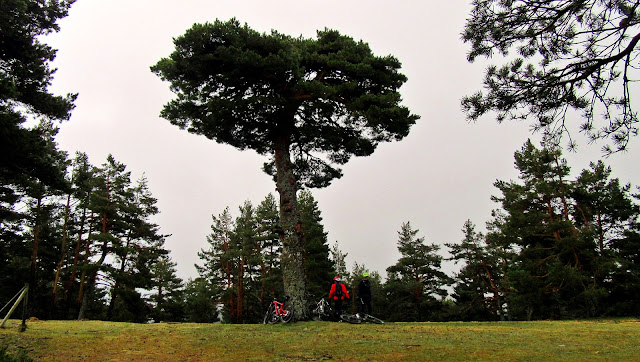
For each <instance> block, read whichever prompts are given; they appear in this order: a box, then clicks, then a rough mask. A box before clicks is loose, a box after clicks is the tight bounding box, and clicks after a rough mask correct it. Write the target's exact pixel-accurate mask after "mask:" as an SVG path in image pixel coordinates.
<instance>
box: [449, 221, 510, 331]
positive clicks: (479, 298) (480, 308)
mask: <svg viewBox="0 0 640 362" xmlns="http://www.w3.org/2000/svg"><path fill="white" fill-rule="evenodd" d="M462 232H463V234H464V238H463V239H462V241H461V242H460V243H459V244H446V246H447V247H449V248H450V249H451V255H452V257H451V260H454V261H456V263H462V267H461V269H460V272H458V273H457V275H456V276H455V282H456V283H455V286H454V288H453V290H454V293H453V298H454V299H455V302H456V306H457V309H458V310H457V315H456V316H457V317H458V318H460V319H462V320H493V319H497V318H499V319H501V320H504V319H506V315H505V313H504V311H503V305H504V303H505V300H504V299H505V289H506V287H505V285H504V284H503V282H504V278H503V275H504V270H503V268H502V265H501V263H500V261H499V258H498V256H497V255H496V253H495V252H494V250H495V249H493V248H492V247H490V246H489V245H487V243H486V242H487V240H486V238H485V236H484V235H483V234H482V233H479V232H476V231H475V225H474V224H473V223H472V222H471V221H470V220H467V221H466V222H465V223H464V226H463V228H462Z"/></svg>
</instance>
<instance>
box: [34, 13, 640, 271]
mask: <svg viewBox="0 0 640 362" xmlns="http://www.w3.org/2000/svg"><path fill="white" fill-rule="evenodd" d="M469 3H470V1H459V0H458V1H423V0H415V1H405V0H398V1H394V2H389V1H371V0H366V1H365V0H340V1H334V0H325V1H315V2H311V1H284V0H276V1H273V0H271V1H264V0H252V1H241V0H236V1H230V0H225V1H222V0H180V1H178V0H78V1H77V2H76V3H75V4H74V5H73V6H72V7H71V10H70V12H69V16H68V17H66V18H64V19H62V20H61V21H60V22H59V24H60V26H61V31H60V32H59V33H57V34H54V35H51V36H49V37H48V38H47V39H46V41H47V42H48V43H49V44H50V45H51V46H53V47H54V48H56V49H58V55H57V58H56V60H55V62H54V66H55V67H57V68H58V71H57V73H56V74H55V78H54V82H53V86H52V88H51V91H52V92H54V93H56V94H66V93H69V92H77V93H79V97H78V100H77V101H76V109H75V110H74V111H73V115H72V117H71V120H70V121H69V122H66V123H64V124H62V125H61V131H60V134H59V136H58V138H57V140H58V142H59V145H60V148H62V149H64V150H66V151H68V152H69V153H70V154H71V155H73V153H74V152H75V151H83V152H86V153H87V154H88V155H89V158H90V161H91V163H92V164H94V165H101V164H102V163H104V162H105V160H106V158H107V155H108V154H113V156H114V157H115V158H116V159H117V160H118V161H119V162H122V163H124V164H125V165H127V169H128V170H129V171H131V172H132V178H133V179H134V180H136V179H138V178H140V177H141V176H142V174H143V173H144V174H145V175H146V177H147V178H148V180H149V187H150V190H151V192H152V194H153V196H154V197H155V198H157V199H158V207H159V209H160V212H161V213H160V214H159V215H158V216H157V217H156V218H155V219H154V221H155V222H156V223H158V224H159V225H160V227H161V231H162V232H163V233H165V234H172V236H171V237H170V238H168V240H167V244H166V246H167V248H168V249H170V250H171V257H172V259H173V260H174V261H175V262H176V263H177V264H178V275H179V276H180V277H182V278H183V279H187V278H193V277H196V276H197V273H196V271H195V268H194V267H193V264H194V263H198V262H199V260H198V257H197V252H198V251H199V250H200V249H202V248H206V247H207V243H206V235H208V234H209V233H210V226H211V215H218V214H220V213H221V212H222V211H223V210H224V208H225V207H227V206H229V207H230V208H231V211H232V213H233V216H234V217H235V216H238V212H237V207H238V206H240V205H241V204H242V203H243V202H244V201H245V200H250V201H251V202H252V203H253V204H254V205H258V204H259V203H260V202H261V201H262V200H263V199H264V197H265V196H266V195H267V194H268V193H270V192H271V193H274V195H275V194H276V192H275V185H274V184H273V182H272V180H271V178H270V177H269V176H267V175H266V174H264V173H262V171H261V167H262V164H263V162H265V161H266V159H265V158H264V157H262V156H259V155H257V154H256V153H255V152H253V151H242V152H241V151H238V150H236V149H235V148H233V147H231V146H227V145H219V144H216V143H215V142H213V141H210V140H208V139H206V138H205V137H204V136H197V135H191V134H188V133H187V132H186V131H182V130H180V129H179V128H177V127H175V126H172V125H170V124H169V122H168V121H166V120H164V119H162V118H160V117H159V113H160V111H161V109H162V107H163V105H164V104H165V103H167V102H168V101H169V100H170V99H172V97H173V94H172V93H171V92H170V91H169V84H168V83H164V82H162V81H161V80H160V79H159V78H158V77H157V76H155V75H154V74H152V73H151V71H150V70H149V67H150V66H151V65H154V64H155V63H156V62H157V61H158V60H160V59H161V58H163V57H167V56H168V55H169V54H170V53H171V52H172V51H173V48H174V47H173V38H175V37H178V36H180V35H182V34H183V33H184V32H185V31H186V30H187V29H188V28H190V27H191V26H192V25H193V24H194V23H203V22H207V21H209V22H213V21H214V20H215V19H221V20H228V19H230V18H232V17H235V18H237V19H238V20H239V21H240V22H242V23H247V24H248V25H249V26H250V27H251V28H253V29H255V30H257V31H260V32H269V31H271V29H275V30H277V31H278V32H280V33H284V34H288V35H291V36H299V35H302V36H304V37H306V38H310V37H314V36H315V34H316V30H319V29H324V28H332V29H337V30H339V31H340V32H341V33H343V34H346V35H349V36H351V37H353V38H354V39H355V40H363V41H365V42H367V43H368V44H369V46H370V47H371V49H372V50H373V52H374V54H376V55H380V56H384V55H389V54H391V55H393V56H395V57H397V58H398V59H399V60H400V61H401V62H402V65H403V67H402V70H401V72H402V73H404V74H405V75H406V76H407V77H408V81H407V83H406V84H405V85H404V86H403V87H402V89H401V94H402V96H403V104H404V105H406V106H407V107H409V109H410V110H411V112H412V113H414V114H417V115H419V116H420V117H421V119H420V120H418V121H417V123H416V125H415V126H414V127H413V128H412V130H411V132H410V134H409V136H408V137H406V138H405V139H404V140H402V141H400V142H394V143H387V144H383V145H381V146H380V147H378V149H377V150H376V152H374V154H373V155H371V156H369V157H366V158H354V159H352V160H351V161H350V162H349V163H348V164H347V165H346V166H345V167H344V169H343V171H344V177H343V178H341V179H339V180H336V181H334V182H333V183H332V184H331V185H330V186H329V187H328V188H325V189H320V190H312V192H313V195H314V197H315V198H316V200H317V201H318V204H319V208H320V210H321V212H322V216H323V218H324V220H323V224H324V227H325V231H327V232H328V238H329V242H330V244H333V243H334V242H335V241H338V242H339V245H340V248H341V249H342V250H343V251H344V252H346V253H348V257H347V263H348V267H349V269H351V267H352V265H353V263H354V262H358V263H359V264H364V265H365V266H367V267H368V268H369V269H370V270H372V271H374V270H375V271H379V272H381V273H383V275H384V271H385V269H386V268H387V267H389V266H390V265H393V264H395V262H396V261H397V259H398V257H399V256H400V254H399V253H398V251H397V240H398V234H397V233H398V231H399V230H400V226H401V225H402V223H403V222H407V221H409V222H411V224H412V226H413V227H414V229H419V230H420V232H419V234H418V235H419V236H422V237H425V240H426V242H427V243H435V244H439V245H441V244H444V243H449V242H457V241H459V240H461V239H462V233H461V231H460V230H461V228H462V226H463V224H464V222H465V221H466V220H467V219H471V220H472V221H473V222H474V223H475V224H476V225H477V226H478V229H479V230H480V231H483V230H484V224H485V222H486V221H487V220H488V219H489V217H490V211H491V210H492V209H494V208H496V205H495V204H493V203H492V202H491V201H490V196H491V195H496V194H497V190H496V189H495V188H494V187H493V183H494V181H495V180H497V179H500V180H510V179H516V178H517V176H518V175H517V173H516V171H515V170H514V167H513V161H514V160H513V153H514V152H515V151H516V150H519V149H520V148H521V146H522V144H523V143H524V142H525V141H526V139H527V138H528V137H530V135H529V133H528V125H527V124H526V123H504V124H501V125H499V124H497V123H496V122H495V121H494V120H493V119H491V117H487V118H483V119H482V120H481V121H480V122H478V123H471V124H470V123H468V122H467V121H466V120H465V117H464V115H463V113H462V112H461V110H460V99H461V98H462V97H463V96H464V95H469V94H471V93H473V92H475V91H477V90H480V89H481V87H482V78H483V74H484V67H485V65H486V64H487V63H486V62H476V63H473V64H470V63H468V62H467V61H466V52H467V51H468V46H467V45H465V44H463V43H462V41H461V40H460V33H461V32H462V29H463V26H464V23H465V20H466V18H467V15H468V13H469V10H470V5H469ZM578 139H579V140H581V141H583V142H582V144H581V147H580V150H579V153H577V154H568V153H566V154H565V156H567V158H568V159H569V161H570V165H571V166H572V168H573V171H574V172H578V171H580V170H581V169H583V168H586V167H588V164H589V161H595V160H597V159H598V158H600V156H601V153H600V147H601V146H602V145H597V144H596V145H587V144H586V142H584V139H583V138H581V137H578ZM638 142H640V140H635V143H634V145H632V147H631V151H630V152H628V153H624V154H617V155H614V156H612V157H610V158H608V159H606V160H605V163H607V164H608V165H611V166H612V168H613V170H614V174H615V176H617V177H619V178H620V179H621V181H622V182H624V183H626V182H630V183H631V184H633V185H637V184H638V179H639V171H638V167H637V166H636V165H637V164H638V158H639V157H638V152H637V150H638V146H637V143H638ZM447 269H448V270H449V273H451V272H450V271H451V270H453V269H451V266H447Z"/></svg>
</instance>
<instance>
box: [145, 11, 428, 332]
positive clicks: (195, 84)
mask: <svg viewBox="0 0 640 362" xmlns="http://www.w3.org/2000/svg"><path fill="white" fill-rule="evenodd" d="M174 43H175V46H176V50H175V51H174V52H173V53H172V54H171V56H170V57H169V58H165V59H162V60H160V61H159V62H158V63H157V64H156V65H155V66H153V67H152V68H151V69H152V71H153V72H154V73H156V74H158V75H159V76H160V77H161V78H162V79H163V80H166V81H169V82H170V83H171V89H172V90H173V91H174V92H175V93H177V95H178V96H177V98H176V99H174V100H173V101H171V102H169V103H168V104H167V105H166V106H165V108H164V110H163V111H162V116H163V117H165V118H167V119H169V121H170V122H171V123H173V124H175V125H177V126H179V127H181V128H186V129H187V130H188V131H189V132H193V133H196V134H202V135H204V136H206V137H207V138H209V139H212V140H215V141H216V142H220V143H226V144H230V145H232V146H234V147H236V148H238V149H240V150H244V149H247V148H249V149H253V150H255V151H256V152H258V153H259V154H262V155H268V156H270V158H271V160H270V162H269V163H267V164H266V165H265V171H267V172H268V173H269V174H271V175H273V176H274V177H275V181H276V185H277V190H278V193H279V194H280V223H281V225H282V229H283V233H282V235H281V239H282V248H283V253H282V266H283V279H284V287H285V291H286V294H287V295H289V296H290V297H291V305H292V308H293V310H294V315H295V317H296V318H299V319H306V318H307V317H308V316H307V313H308V308H307V306H306V298H305V292H306V286H305V276H304V262H303V258H304V255H303V251H304V239H303V233H302V228H301V220H300V213H299V210H298V204H297V190H298V187H299V186H300V185H306V186H312V187H321V186H327V185H328V184H329V183H330V181H331V180H332V179H334V178H336V177H340V175H341V171H340V170H339V169H338V167H337V165H342V164H345V163H346V162H347V161H348V160H349V158H350V157H351V156H352V155H355V156H367V155H370V154H371V153H373V151H374V150H375V148H376V146H377V145H378V144H379V143H380V142H386V141H392V140H400V139H402V138H403V137H405V136H406V135H407V134H408V133H409V128H410V126H411V125H412V124H413V123H414V122H415V120H416V119H417V118H418V117H417V116H415V115H412V114H410V112H409V110H408V109H407V108H405V107H403V106H400V104H399V103H400V100H401V99H400V95H399V93H398V89H399V88H400V86H401V85H402V84H403V83H404V82H405V81H406V77H405V76H404V75H402V74H400V73H399V72H398V70H399V68H400V62H399V61H398V60H397V59H395V58H394V57H392V56H386V57H377V56H374V55H373V53H372V52H371V50H370V48H369V46H368V45H367V44H366V43H363V42H356V41H354V40H353V39H352V38H350V37H347V36H344V35H341V34H340V33H339V32H337V31H335V30H328V29H327V30H324V31H319V32H318V34H317V39H304V38H302V37H298V38H292V37H289V36H286V35H283V34H280V33H277V32H276V31H272V32H271V33H270V34H261V33H259V32H257V31H255V30H252V29H250V28H249V27H248V26H247V25H245V26H242V25H240V23H239V22H238V21H237V20H235V19H232V20H229V21H227V22H223V21H219V20H216V21H215V22H214V23H213V24H211V23H205V24H195V25H194V26H193V27H192V28H191V29H189V30H188V31H187V32H186V33H185V34H184V35H183V36H180V37H178V38H176V39H175V41H174Z"/></svg>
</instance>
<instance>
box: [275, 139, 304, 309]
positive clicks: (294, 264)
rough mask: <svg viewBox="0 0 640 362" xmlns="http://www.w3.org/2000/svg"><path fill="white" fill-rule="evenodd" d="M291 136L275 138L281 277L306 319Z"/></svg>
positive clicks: (291, 303)
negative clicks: (290, 146) (280, 227)
mask: <svg viewBox="0 0 640 362" xmlns="http://www.w3.org/2000/svg"><path fill="white" fill-rule="evenodd" d="M289 144H290V140H289V137H280V138H278V139H277V141H276V142H275V166H276V189H277V190H278V193H279V195H280V223H281V226H282V230H283V232H282V234H281V235H280V240H281V241H282V259H281V263H282V279H283V281H284V292H285V294H286V295H287V296H288V297H289V302H288V303H289V309H291V310H292V311H293V316H294V318H295V319H296V320H306V319H308V315H307V309H308V308H307V301H306V298H305V293H306V278H305V275H304V266H303V258H304V236H303V234H302V222H301V220H300V212H299V210H298V199H297V195H296V194H297V185H296V178H295V175H294V173H293V164H292V163H291V155H290V153H289Z"/></svg>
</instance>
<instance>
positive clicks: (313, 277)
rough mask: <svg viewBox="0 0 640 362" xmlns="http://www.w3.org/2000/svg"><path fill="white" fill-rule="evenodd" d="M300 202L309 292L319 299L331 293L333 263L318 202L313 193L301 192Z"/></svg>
mask: <svg viewBox="0 0 640 362" xmlns="http://www.w3.org/2000/svg"><path fill="white" fill-rule="evenodd" d="M298 202H299V206H300V215H301V218H302V230H303V232H304V236H305V259H304V267H305V273H306V275H307V291H308V292H309V294H311V295H314V296H316V297H318V296H321V295H323V294H325V293H327V292H328V291H329V286H330V285H331V281H332V280H333V263H331V260H329V245H328V239H327V233H326V232H325V231H324V226H323V225H322V216H321V212H320V209H319V208H318V202H317V201H316V200H315V199H314V198H313V195H312V194H311V192H310V191H302V192H300V195H299V196H298Z"/></svg>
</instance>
